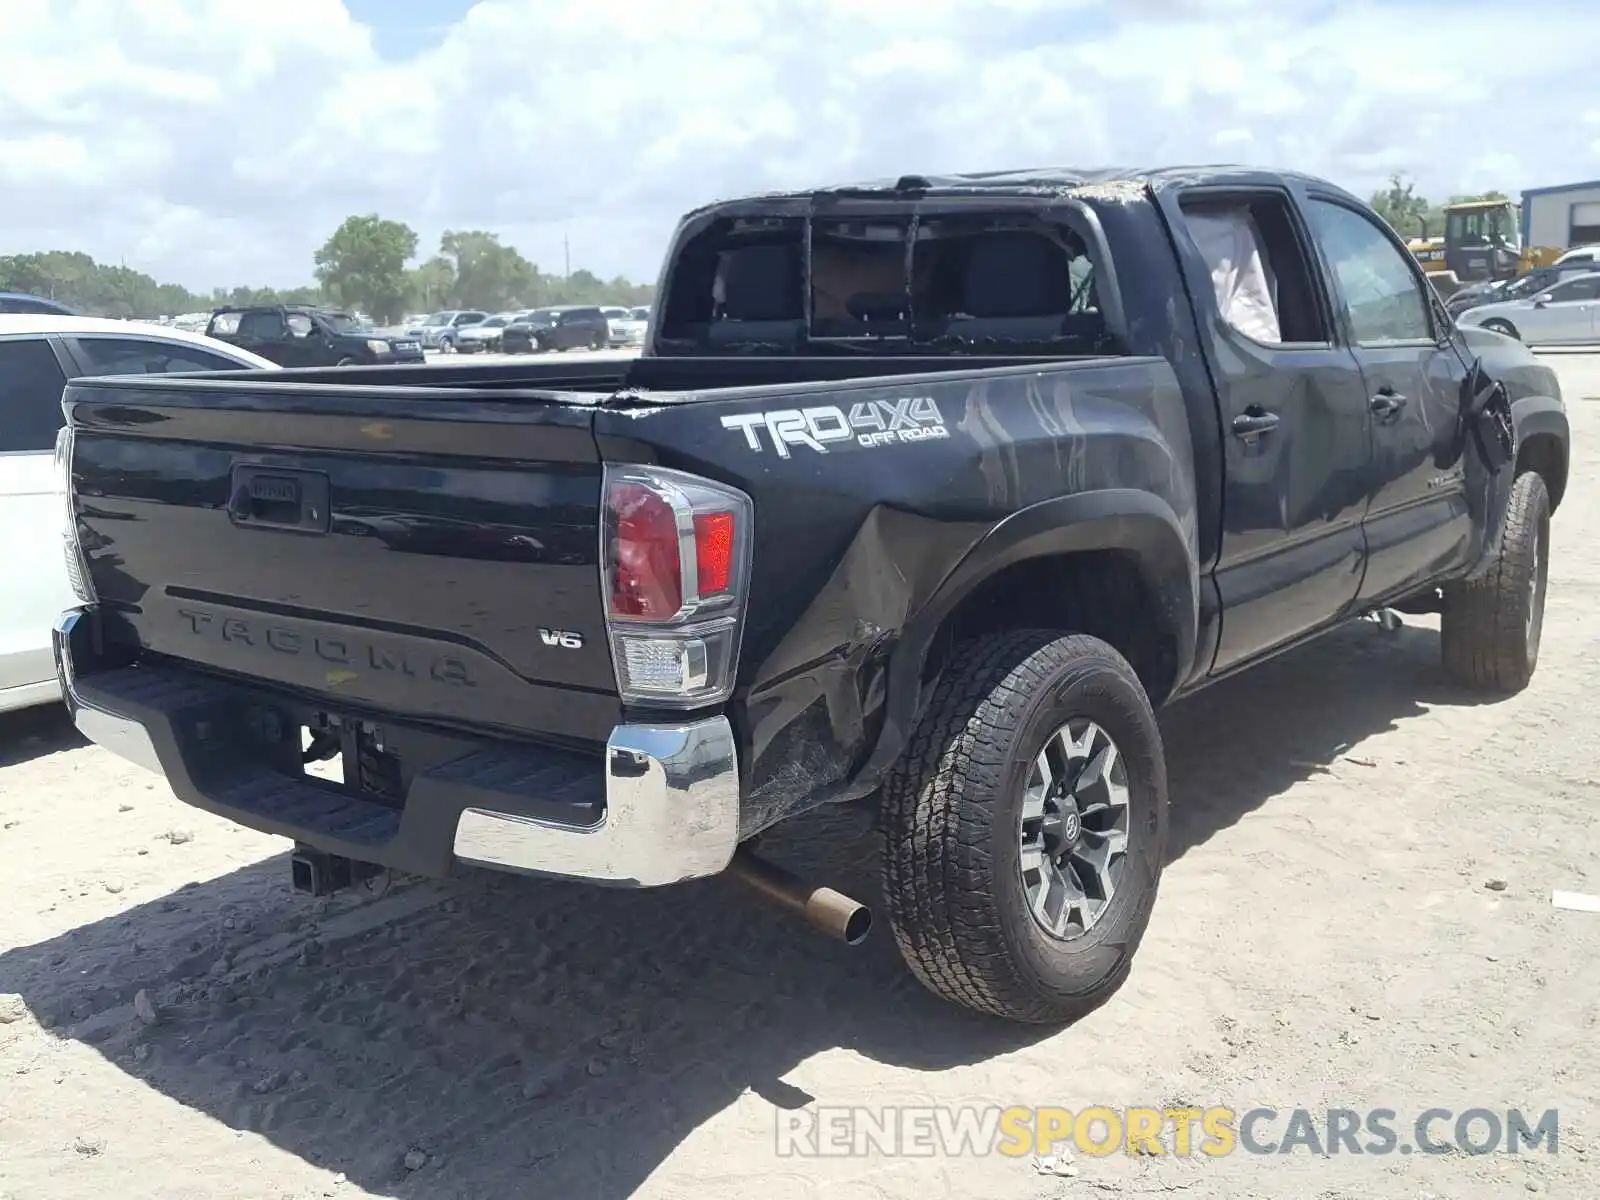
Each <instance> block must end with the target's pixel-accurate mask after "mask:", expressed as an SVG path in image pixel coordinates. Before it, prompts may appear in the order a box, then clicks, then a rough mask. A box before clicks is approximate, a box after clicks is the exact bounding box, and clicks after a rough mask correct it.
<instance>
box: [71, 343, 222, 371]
mask: <svg viewBox="0 0 1600 1200" xmlns="http://www.w3.org/2000/svg"><path fill="white" fill-rule="evenodd" d="M77 351H78V357H79V358H81V359H82V360H83V362H84V366H85V367H87V368H88V372H87V373H88V374H90V375H165V374H167V373H168V372H171V371H238V370H242V369H243V368H242V367H241V366H240V365H239V364H238V363H236V362H233V361H231V360H229V359H226V358H223V357H222V356H221V355H220V354H212V353H210V352H208V351H205V350H199V349H196V348H194V347H192V346H182V345H178V344H177V343H174V342H160V341H154V340H150V341H146V340H144V339H141V338H120V337H105V338H86V337H80V338H79V339H78V341H77Z"/></svg>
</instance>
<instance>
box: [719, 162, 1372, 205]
mask: <svg viewBox="0 0 1600 1200" xmlns="http://www.w3.org/2000/svg"><path fill="white" fill-rule="evenodd" d="M1274 181H1294V182H1297V183H1301V184H1315V185H1316V186H1317V187H1319V188H1321V189H1322V190H1324V191H1329V192H1333V193H1335V194H1337V195H1341V196H1344V197H1347V198H1348V199H1351V200H1358V197H1356V196H1355V195H1354V194H1353V193H1351V192H1348V191H1346V190H1345V189H1344V188H1341V187H1339V186H1337V185H1336V184H1332V183H1329V182H1328V181H1327V180H1326V179H1322V178H1319V177H1317V176H1313V175H1306V174H1303V173H1301V172H1298V171H1284V170H1278V169H1275V168H1269V167H1251V166H1244V165H1239V164H1227V163H1222V164H1216V165H1211V166H1204V165H1200V166H1172V167H1094V168H1077V167H1025V168H1014V169H1008V170H1000V171H972V172H965V173H958V174H910V175H901V176H898V177H897V178H893V179H890V178H887V177H886V178H881V179H872V180H865V181H861V182H856V183H841V184H830V185H825V186H822V187H815V188H804V189H799V190H793V191H781V192H762V193H757V194H753V195H749V196H745V197H735V198H732V199H725V200H721V201H717V202H715V203H712V204H707V205H703V206H701V207H700V208H698V209H696V210H695V213H703V212H712V211H715V210H716V209H719V208H723V207H727V206H737V205H740V204H749V203H752V202H757V203H758V202H761V201H774V200H805V199H809V198H812V197H816V196H827V195H832V196H838V197H840V198H848V197H851V196H861V197H862V198H871V197H885V198H887V197H891V196H895V195H900V196H904V197H905V198H906V199H915V198H917V197H957V196H972V195H993V196H1029V195H1053V196H1059V195H1063V194H1069V195H1075V196H1077V197H1078V198H1081V199H1089V200H1093V199H1100V200H1108V201H1123V202H1126V201H1130V200H1139V199H1142V198H1143V197H1144V196H1145V194H1146V193H1147V191H1148V190H1152V189H1153V190H1156V191H1160V190H1162V189H1164V188H1168V187H1172V186H1178V185H1183V186H1193V185H1196V184H1229V183H1234V184H1240V185H1244V184H1261V183H1265V182H1274ZM695 213H691V214H689V215H690V216H693V215H695Z"/></svg>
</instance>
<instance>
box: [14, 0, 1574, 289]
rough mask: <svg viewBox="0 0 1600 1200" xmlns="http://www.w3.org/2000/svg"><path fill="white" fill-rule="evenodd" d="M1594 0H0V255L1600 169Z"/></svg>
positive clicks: (626, 225)
mask: <svg viewBox="0 0 1600 1200" xmlns="http://www.w3.org/2000/svg"><path fill="white" fill-rule="evenodd" d="M1597 63H1600V4H1597V3H1595V2H1594V0H1516V2H1515V3H1510V4H1508V3H1504V2H1502V0H1373V2H1370V3H1369V2H1367V0H1343V2H1342V3H1325V2H1323V0H609V2H607V0H602V2H600V3H593V4H590V3H579V2H577V0H479V2H477V3H473V2H471V0H0V254H8V253H17V252H22V251H30V250H40V249H82V250H85V251H87V252H88V253H90V254H92V255H93V256H94V257H95V258H97V259H101V260H105V261H113V262H115V261H118V260H122V261H125V262H126V263H127V264H128V265H129V266H132V267H138V268H140V269H142V270H145V271H148V272H150V273H151V274H153V275H155V276H156V277H157V278H159V279H162V280H163V281H167V280H170V281H173V282H178V283H183V284H187V285H189V286H190V287H194V288H210V287H211V286H213V285H218V284H225V285H233V284H238V283H252V284H272V285H290V284H296V283H303V282H307V281H308V280H309V278H310V274H311V254H312V251H313V250H314V249H315V248H316V247H317V246H318V245H319V244H320V243H321V242H322V240H323V239H324V238H325V237H326V236H327V235H328V233H329V232H331V231H332V229H333V228H334V227H335V226H336V225H337V224H338V223H339V221H340V220H341V219H343V218H344V217H345V216H346V215H348V214H350V213H356V212H378V213H381V214H382V215H384V216H387V217H394V218H398V219H400V220H404V221H406V222H408V223H409V224H410V225H411V226H412V227H413V228H415V229H416V230H417V231H418V233H420V234H421V235H422V239H423V246H424V249H425V250H426V249H430V248H431V247H432V246H433V245H435V244H436V243H437V239H438V235H439V233H440V232H441V231H442V230H444V229H447V228H484V229H493V230H497V231H499V232H500V233H501V234H502V235H503V236H504V237H505V238H506V239H507V240H509V241H511V242H512V243H513V244H515V245H517V246H518V247H520V248H521V249H522V250H523V252H524V253H525V254H527V255H528V256H529V257H530V258H532V259H534V260H535V261H536V262H538V263H539V264H540V265H541V266H542V267H544V268H545V269H546V270H559V269H560V267H561V261H562V237H563V232H565V233H566V234H567V236H568V237H569V238H570V244H571V253H572V263H573V266H574V267H578V266H584V267H589V268H590V269H592V270H595V271H598V272H599V273H601V274H604V275H608V276H609V275H612V274H617V273H622V274H627V275H629V276H631V277H634V278H638V279H653V278H654V275H655V271H656V268H657V265H658V261H659V257H660V254H661V251H662V242H663V239H664V238H665V236H666V234H667V233H668V232H669V231H670V229H671V227H672V222H673V219H674V217H675V216H676V215H677V214H678V213H679V212H681V211H682V210H684V209H686V208H688V207H691V206H693V205H695V204H697V203H700V202H702V201H704V200H707V199H711V198H714V197H717V196H725V195H729V194H736V193H739V192H743V191H749V190H758V189H763V188H768V187H773V186H790V185H805V184H809V183H824V182H830V181H837V180H841V179H855V178H860V177H864V176H865V177H871V176H878V175H897V174H902V173H906V172H911V171H923V172H927V171H957V170H977V169H984V168H996V167H1015V166H1029V165H1045V164H1071V165H1082V166H1094V165H1108V164H1109V165H1126V164H1147V163H1149V164H1166V163H1194V162H1221V161H1231V162H1239V161H1248V162H1253V163H1262V164H1268V165H1281V166H1290V167H1295V168H1299V169H1302V170H1309V171H1312V172H1315V173H1318V174H1322V175H1327V176H1329V177H1331V178H1333V179H1335V180H1337V181H1338V182H1340V183H1343V184H1344V185H1346V186H1348V187H1352V188H1354V189H1357V190H1359V191H1361V192H1362V193H1366V192H1369V191H1371V190H1372V189H1373V188H1374V187H1376V186H1378V185H1379V184H1380V183H1381V182H1382V181H1383V179H1384V178H1385V177H1386V176H1387V174H1388V173H1389V172H1390V171H1392V170H1396V169H1404V170H1406V171H1409V172H1410V173H1411V174H1412V175H1413V176H1414V177H1415V178H1416V180H1417V181H1418V184H1419V190H1420V191H1422V192H1423V194H1425V195H1429V196H1434V197H1441V196H1443V195H1445V194H1447V193H1450V192H1461V191H1478V190H1484V189H1487V188H1499V189H1501V190H1504V191H1507V192H1511V193H1516V192H1518V191H1520V190H1521V189H1523V188H1528V187H1538V186H1542V185H1547V184H1552V183H1561V182H1567V181H1571V180H1585V179H1597V178H1600V70H1597V67H1596V64H1597Z"/></svg>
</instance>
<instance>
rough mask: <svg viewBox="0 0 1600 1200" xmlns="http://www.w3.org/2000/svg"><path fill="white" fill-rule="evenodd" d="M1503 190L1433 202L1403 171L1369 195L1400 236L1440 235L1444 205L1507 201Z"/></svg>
mask: <svg viewBox="0 0 1600 1200" xmlns="http://www.w3.org/2000/svg"><path fill="white" fill-rule="evenodd" d="M1507 199H1510V197H1508V196H1507V195H1506V194H1505V193H1504V192H1479V193H1477V194H1475V195H1461V196H1451V197H1450V198H1449V199H1448V200H1446V201H1445V202H1444V204H1434V203H1433V202H1431V201H1429V200H1428V199H1427V198H1426V197H1424V196H1419V195H1417V188H1416V184H1415V183H1413V182H1412V181H1411V180H1410V179H1408V178H1406V176H1405V174H1404V173H1403V172H1401V173H1399V174H1395V175H1391V176H1390V177H1389V186H1388V187H1386V188H1384V189H1383V190H1382V191H1380V192H1374V193H1373V194H1372V207H1373V208H1374V209H1376V210H1377V212H1378V215H1379V216H1380V217H1382V218H1383V219H1384V220H1385V221H1387V222H1389V224H1390V225H1391V226H1392V227H1393V228H1394V231H1395V232H1396V233H1398V234H1399V235H1400V236H1401V237H1405V238H1414V237H1439V236H1440V235H1442V234H1443V233H1444V209H1445V205H1446V204H1467V203H1470V202H1471V201H1474V200H1507Z"/></svg>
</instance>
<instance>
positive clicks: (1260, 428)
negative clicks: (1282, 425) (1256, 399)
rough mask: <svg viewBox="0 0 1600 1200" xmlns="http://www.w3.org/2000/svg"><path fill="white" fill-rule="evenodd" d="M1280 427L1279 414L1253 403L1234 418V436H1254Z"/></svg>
mask: <svg viewBox="0 0 1600 1200" xmlns="http://www.w3.org/2000/svg"><path fill="white" fill-rule="evenodd" d="M1277 427H1278V414H1277V413H1270V412H1267V411H1265V410H1264V409H1260V408H1257V407H1256V406H1255V405H1253V404H1252V405H1251V406H1250V407H1249V408H1247V409H1245V410H1244V411H1243V412H1242V413H1240V414H1239V415H1238V416H1237V417H1235V418H1234V419H1233V436H1234V437H1254V436H1256V435H1257V434H1260V433H1266V432H1268V431H1269V430H1273V429H1276V428H1277Z"/></svg>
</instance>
